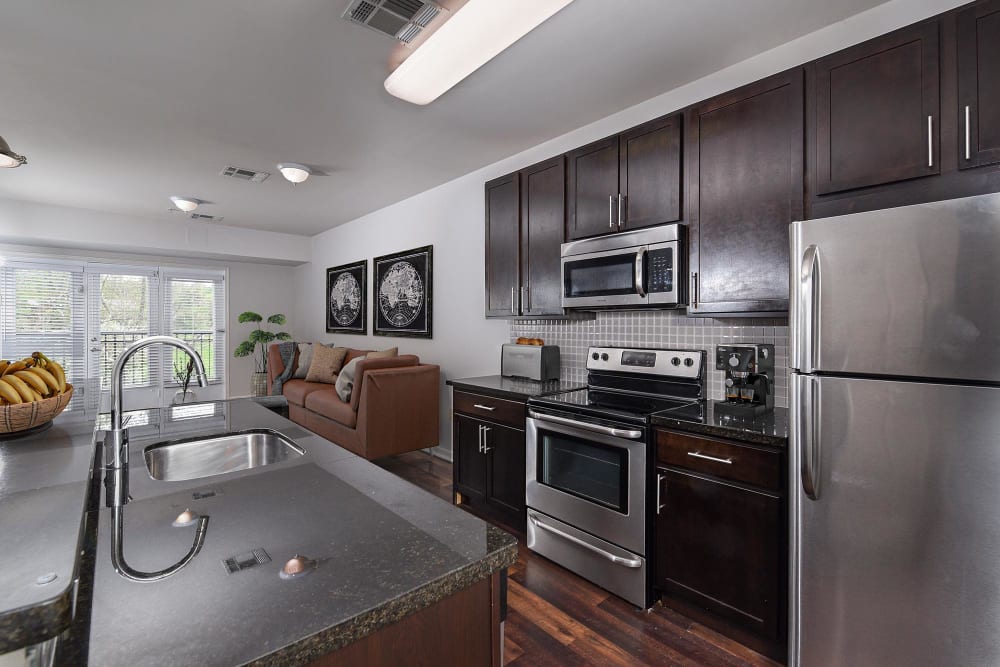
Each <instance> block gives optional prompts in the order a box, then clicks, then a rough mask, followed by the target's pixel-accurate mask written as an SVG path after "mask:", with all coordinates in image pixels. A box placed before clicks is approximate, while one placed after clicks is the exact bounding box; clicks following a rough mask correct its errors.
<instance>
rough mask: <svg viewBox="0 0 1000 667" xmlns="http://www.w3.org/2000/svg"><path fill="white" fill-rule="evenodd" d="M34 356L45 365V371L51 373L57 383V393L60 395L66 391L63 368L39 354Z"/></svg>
mask: <svg viewBox="0 0 1000 667" xmlns="http://www.w3.org/2000/svg"><path fill="white" fill-rule="evenodd" d="M35 354H37V355H38V356H37V357H35V358H36V359H40V360H41V361H42V362H44V363H45V370H47V371H48V372H49V373H51V374H52V376H53V377H54V378H55V379H56V382H58V383H59V393H60V394H61V393H63V392H64V391H66V371H64V370H63V367H62V366H60V365H59V364H58V363H56V361H55V360H53V359H50V358H49V357H47V356H45V355H44V354H42V353H41V352H36V353H35Z"/></svg>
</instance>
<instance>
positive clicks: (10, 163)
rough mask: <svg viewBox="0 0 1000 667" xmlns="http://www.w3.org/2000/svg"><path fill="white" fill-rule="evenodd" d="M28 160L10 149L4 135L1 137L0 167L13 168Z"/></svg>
mask: <svg viewBox="0 0 1000 667" xmlns="http://www.w3.org/2000/svg"><path fill="white" fill-rule="evenodd" d="M27 162H28V158H26V157H24V156H23V155H18V154H17V153H15V152H14V151H12V150H11V149H10V146H8V145H7V142H6V141H4V138H3V137H0V167H6V168H8V169H13V168H14V167H20V166H21V165H22V164H25V163H27Z"/></svg>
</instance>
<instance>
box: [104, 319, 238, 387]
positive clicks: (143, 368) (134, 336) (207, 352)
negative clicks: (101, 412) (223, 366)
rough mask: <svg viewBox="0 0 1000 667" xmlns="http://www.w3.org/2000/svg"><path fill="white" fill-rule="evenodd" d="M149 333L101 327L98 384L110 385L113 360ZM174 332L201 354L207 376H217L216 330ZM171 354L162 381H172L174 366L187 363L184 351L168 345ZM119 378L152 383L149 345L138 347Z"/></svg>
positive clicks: (133, 384)
mask: <svg viewBox="0 0 1000 667" xmlns="http://www.w3.org/2000/svg"><path fill="white" fill-rule="evenodd" d="M148 335H149V334H148V333H147V332H145V331H102V332H101V347H100V358H99V361H98V363H99V364H100V369H99V370H100V375H101V387H102V388H104V389H108V388H110V387H111V371H112V369H113V368H114V366H115V360H116V359H118V356H119V355H120V354H121V353H122V352H124V351H125V348H127V347H128V346H129V345H131V344H132V343H134V342H136V341H137V340H139V339H140V338H145V337H146V336H148ZM173 335H174V336H177V337H178V338H180V339H181V340H183V341H185V342H187V343H190V344H191V346H192V347H193V348H194V349H195V350H197V352H198V354H200V355H201V360H202V361H203V362H204V363H205V373H206V374H207V375H208V378H209V379H210V380H217V379H219V374H218V373H217V372H216V363H215V332H214V331H175V332H173ZM171 351H172V357H171V358H170V360H169V361H170V363H169V364H168V370H167V377H165V378H163V381H164V383H165V384H175V383H177V379H176V378H175V377H174V368H175V367H180V366H181V365H184V364H186V363H187V355H186V354H185V353H184V352H182V351H181V350H177V349H174V348H171ZM122 381H123V383H124V385H125V386H126V387H144V386H148V385H150V384H152V380H151V369H150V365H149V349H148V348H147V349H144V350H140V351H139V352H137V353H136V355H135V356H134V357H132V359H131V360H130V361H129V363H128V365H127V366H125V372H124V375H123V377H122Z"/></svg>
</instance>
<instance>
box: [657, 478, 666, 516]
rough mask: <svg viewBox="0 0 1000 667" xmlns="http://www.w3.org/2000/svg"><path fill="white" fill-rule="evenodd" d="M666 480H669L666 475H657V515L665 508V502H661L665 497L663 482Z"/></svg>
mask: <svg viewBox="0 0 1000 667" xmlns="http://www.w3.org/2000/svg"><path fill="white" fill-rule="evenodd" d="M666 478H667V476H666V475H664V474H663V473H660V472H658V473H656V513H657V514H659V513H660V510H662V509H663V508H664V504H663V501H662V500H661V498H662V497H663V494H662V492H663V480H665V479H666Z"/></svg>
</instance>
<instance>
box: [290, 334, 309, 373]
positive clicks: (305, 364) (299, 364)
mask: <svg viewBox="0 0 1000 667" xmlns="http://www.w3.org/2000/svg"><path fill="white" fill-rule="evenodd" d="M312 358H313V344H312V343H299V349H298V351H297V354H296V358H295V364H296V365H295V372H294V373H292V377H293V378H295V379H296V380H304V379H306V375H308V374H309V366H310V365H312Z"/></svg>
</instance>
